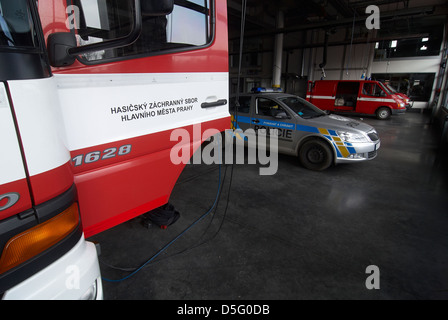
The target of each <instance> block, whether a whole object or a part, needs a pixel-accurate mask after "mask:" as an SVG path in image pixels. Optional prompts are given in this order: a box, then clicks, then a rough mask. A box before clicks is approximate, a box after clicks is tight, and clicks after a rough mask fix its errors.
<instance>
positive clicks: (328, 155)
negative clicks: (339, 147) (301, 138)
mask: <svg viewBox="0 0 448 320" xmlns="http://www.w3.org/2000/svg"><path fill="white" fill-rule="evenodd" d="M299 160H300V162H301V163H302V165H303V166H304V167H305V168H307V169H310V170H315V171H322V170H325V169H327V168H328V167H329V166H331V164H332V163H333V153H332V151H331V148H330V147H329V146H328V145H327V144H326V143H325V142H324V141H321V140H317V139H315V140H309V141H306V142H305V143H304V144H303V145H302V147H301V148H300V150H299Z"/></svg>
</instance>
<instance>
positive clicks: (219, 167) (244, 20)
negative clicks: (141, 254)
mask: <svg viewBox="0 0 448 320" xmlns="http://www.w3.org/2000/svg"><path fill="white" fill-rule="evenodd" d="M241 6H242V17H241V30H240V32H241V35H240V36H241V39H240V54H239V56H240V60H239V67H238V70H239V71H238V85H237V87H238V88H237V94H236V106H237V107H236V108H235V110H234V116H235V119H236V121H237V119H238V107H239V90H240V88H239V87H240V78H241V69H242V65H241V63H242V53H243V41H244V27H245V22H246V8H247V0H243V1H242V4H241ZM219 148H220V146H218V150H219ZM233 166H234V165H233V163H232V164H231V165H230V167H231V171H230V179H229V186H228V190H227V198H226V206H225V209H224V213H223V217H222V220H221V223H220V225H219V227H218V230H217V231H216V232H215V234H214V235H213V236H212V237H211V238H209V239H207V240H205V241H203V242H201V243H199V244H197V245H195V246H192V247H189V248H187V249H184V250H182V251H180V252H178V253H175V254H173V255H171V256H169V257H167V258H170V257H173V256H176V255H178V254H181V253H184V252H186V251H188V250H191V249H194V248H197V247H199V246H201V245H203V244H205V243H207V242H209V241H211V240H213V239H215V237H216V236H217V235H218V234H219V232H220V231H221V229H222V226H223V224H224V221H225V218H226V216H227V211H228V207H229V202H230V193H231V192H230V191H231V186H232V182H233V171H234V170H233ZM221 167H222V164H221V163H219V164H218V190H217V193H216V197H215V200H214V202H213V205H212V206H211V208H210V209H209V210H208V211H207V212H206V213H204V214H203V215H202V216H200V217H199V218H198V219H197V220H195V221H194V222H193V223H192V224H191V225H190V226H188V227H187V228H186V229H185V230H183V231H182V232H181V233H180V234H179V235H177V236H176V237H175V238H174V239H173V240H171V241H170V242H168V243H167V244H166V245H165V246H164V247H162V249H160V250H159V251H157V252H156V253H155V254H154V255H153V256H152V257H151V258H149V259H148V260H147V261H146V262H144V263H143V264H142V265H141V266H139V267H137V268H118V267H114V266H112V265H109V264H106V263H104V262H102V263H103V264H105V265H106V266H109V267H111V268H114V269H118V270H122V271H127V272H131V273H130V274H128V275H127V276H125V277H123V278H120V279H109V278H105V277H102V279H103V280H104V281H106V282H114V283H118V282H122V281H124V280H127V279H129V278H131V277H132V276H134V275H135V274H137V273H138V272H139V271H141V270H142V269H143V268H144V267H145V266H147V265H148V264H149V263H151V262H153V261H154V260H155V259H156V258H157V257H158V256H159V255H160V254H162V253H163V252H165V250H167V249H168V248H169V247H170V246H171V245H172V244H174V243H175V242H176V241H177V240H179V239H180V238H181V237H182V236H183V235H184V234H186V233H187V232H188V231H189V230H190V229H192V228H193V227H194V226H195V225H197V224H198V223H199V222H201V221H202V220H203V219H204V218H206V217H207V216H209V215H210V214H211V213H212V212H214V214H213V217H212V219H211V221H210V222H209V225H208V226H207V228H206V230H205V231H204V233H203V234H202V236H201V237H200V238H202V237H204V236H205V234H206V233H207V231H208V230H209V228H210V226H211V224H212V222H213V219H214V217H215V213H216V210H217V207H218V204H219V200H220V198H221V192H222V184H223V181H224V182H225V178H226V175H227V168H226V170H225V173H224V179H221V170H222V168H221ZM193 178H195V177H192V178H191V179H193ZM188 180H190V179H188ZM159 260H160V259H159Z"/></svg>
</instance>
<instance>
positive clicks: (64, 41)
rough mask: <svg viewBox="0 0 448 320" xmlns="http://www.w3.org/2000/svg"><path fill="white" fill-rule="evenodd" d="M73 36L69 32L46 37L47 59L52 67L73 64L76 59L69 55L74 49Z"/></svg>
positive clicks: (74, 40) (74, 38)
mask: <svg viewBox="0 0 448 320" xmlns="http://www.w3.org/2000/svg"><path fill="white" fill-rule="evenodd" d="M76 45H77V43H76V37H75V34H73V33H71V32H56V33H52V34H50V35H49V36H48V41H47V47H48V58H49V60H50V64H51V65H52V66H53V67H66V66H70V65H72V64H73V63H75V60H76V57H74V56H72V55H70V54H69V52H68V51H69V50H70V49H71V48H74V47H76Z"/></svg>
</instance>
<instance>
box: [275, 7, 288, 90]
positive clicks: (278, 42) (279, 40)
mask: <svg viewBox="0 0 448 320" xmlns="http://www.w3.org/2000/svg"><path fill="white" fill-rule="evenodd" d="M284 27H285V19H284V13H283V11H281V10H279V11H278V13H277V29H282V28H284ZM282 58H283V33H279V34H277V35H276V36H275V45H274V70H273V73H272V87H273V88H280V86H281V83H282V82H281V81H282Z"/></svg>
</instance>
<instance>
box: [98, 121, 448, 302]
mask: <svg viewBox="0 0 448 320" xmlns="http://www.w3.org/2000/svg"><path fill="white" fill-rule="evenodd" d="M354 118H355V117H354ZM357 119H359V118H357ZM364 121H365V122H367V123H369V124H372V125H373V126H374V127H375V128H376V129H377V130H378V132H379V134H380V137H381V140H382V145H381V149H380V150H379V155H378V157H377V158H376V159H375V160H373V161H370V162H363V163H357V164H346V165H338V166H336V167H332V168H330V169H328V170H327V171H324V172H312V171H308V170H305V169H304V168H302V167H301V166H300V165H299V164H298V163H297V161H296V159H295V158H293V157H289V156H280V157H279V169H278V172H277V174H276V175H274V176H260V175H259V174H258V166H257V165H235V166H234V167H233V170H234V171H233V183H232V189H231V193H230V198H229V202H228V207H227V211H225V209H226V200H227V187H228V183H229V177H230V172H231V171H230V170H231V169H230V167H229V168H228V169H227V174H226V175H225V179H226V180H225V185H224V186H223V193H222V197H221V201H220V202H219V204H218V205H219V206H218V210H217V212H216V214H214V215H213V214H210V215H208V216H206V217H205V218H204V219H203V220H201V221H200V222H199V223H197V224H195V225H194V226H193V227H191V228H190V229H189V230H188V231H187V232H186V233H185V234H184V235H183V236H182V237H181V238H179V239H178V240H177V241H176V242H174V243H173V244H171V245H170V246H169V247H168V248H167V249H166V250H165V251H164V252H162V253H160V255H159V256H158V257H157V258H156V259H154V260H153V261H152V262H151V263H149V264H148V265H146V266H145V267H144V268H142V269H141V270H140V271H139V272H137V273H136V274H135V275H133V276H132V277H130V278H128V279H127V280H123V281H120V282H108V281H103V286H104V290H105V299H111V300H112V299H152V300H171V299H199V300H211V299H226V300H233V299H273V300H277V299H282V300H290V299H447V298H448V267H447V266H448V232H447V230H448V197H447V195H448V193H447V191H448V174H447V169H448V166H447V163H448V162H447V157H446V156H443V155H441V153H440V152H438V149H437V147H438V142H437V135H435V134H434V132H433V130H432V128H431V126H429V125H428V124H429V122H430V117H429V115H426V114H420V113H407V114H405V115H401V116H394V117H393V118H392V119H391V120H389V121H379V120H376V119H374V118H364ZM218 173H219V170H218V166H206V165H189V166H187V168H186V169H185V171H184V173H183V174H182V176H181V177H180V181H179V183H178V185H177V186H176V187H175V190H174V192H173V195H172V198H171V203H172V204H174V205H175V207H176V209H177V210H178V211H179V212H180V213H181V217H180V219H179V220H178V221H177V222H176V223H175V224H174V225H172V226H170V227H168V229H166V230H162V229H160V228H158V227H155V226H151V227H149V228H145V227H143V226H142V223H141V222H142V219H141V218H136V219H134V220H132V221H129V222H127V223H124V224H122V225H120V226H118V227H115V228H113V229H111V230H108V231H105V232H103V233H101V234H99V235H97V236H95V237H93V238H92V239H90V240H95V241H98V242H99V243H100V244H101V249H102V254H101V256H100V261H101V271H102V275H103V277H105V278H109V279H120V278H123V277H125V276H127V275H128V274H129V272H125V271H119V270H116V269H113V268H111V267H110V266H108V265H113V266H118V267H121V268H125V269H126V268H130V269H132V268H135V267H138V266H140V265H142V264H143V263H144V262H145V261H147V260H148V259H149V258H151V257H152V256H153V255H154V254H155V253H156V252H157V251H158V250H159V249H160V248H162V247H164V246H165V245H166V244H167V243H169V242H170V241H171V240H173V239H174V238H175V237H176V236H178V235H179V234H180V233H181V232H182V231H183V230H185V229H186V228H187V227H189V226H190V225H191V224H192V223H193V222H194V221H195V220H196V219H197V218H199V217H201V216H202V215H203V214H204V213H205V212H207V210H208V209H209V208H210V206H211V205H212V204H213V202H214V199H215V195H216V191H217V184H218ZM224 174H225V168H222V171H221V175H222V177H224ZM370 265H376V266H378V268H379V271H380V278H379V280H380V289H378V290H375V289H373V290H368V289H367V288H366V279H367V277H369V275H370V274H367V273H366V268H367V267H368V266H370Z"/></svg>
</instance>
